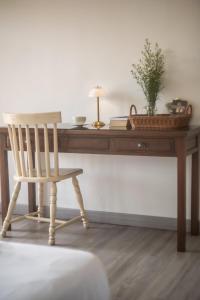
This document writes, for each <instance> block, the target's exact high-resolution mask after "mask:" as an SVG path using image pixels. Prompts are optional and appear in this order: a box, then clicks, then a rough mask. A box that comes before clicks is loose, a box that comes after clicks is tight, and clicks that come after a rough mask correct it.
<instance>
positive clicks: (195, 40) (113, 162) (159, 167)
mask: <svg viewBox="0 0 200 300" xmlns="http://www.w3.org/2000/svg"><path fill="white" fill-rule="evenodd" d="M199 30H200V1H199V0H171V1H170V0H101V1H97V0H65V1H64V0H57V1H56V0H54V1H53V0H35V1H33V0H32V1H31V0H0V111H1V112H3V111H12V112H17V111H18V112H28V111H30V112H36V111H51V110H61V111H62V115H63V121H71V117H72V116H73V115H80V114H81V115H86V116H87V118H88V121H92V120H94V119H95V117H96V116H95V112H96V107H95V104H96V103H95V101H92V100H91V99H89V98H88V96H87V95H88V91H89V89H90V88H91V87H93V86H94V85H96V84H100V85H102V86H103V87H104V88H105V89H106V90H107V97H106V98H105V99H104V100H103V101H102V119H103V120H104V121H108V120H109V118H110V117H111V116H115V115H119V114H121V115H122V114H127V113H128V110H129V106H130V104H132V103H134V104H136V106H137V107H138V108H139V109H140V110H142V108H143V106H144V105H145V99H144V95H143V94H142V92H141V90H140V88H139V87H138V86H137V84H136V83H135V81H134V80H133V78H132V77H131V74H130V69H131V64H132V63H135V62H137V61H138V59H139V57H140V51H141V49H142V48H143V44H144V39H145V38H146V37H148V38H149V39H150V40H151V41H152V42H158V43H159V45H160V46H161V47H162V49H163V50H164V51H165V54H166V76H165V77H166V78H165V89H164V90H163V92H162V94H161V95H160V100H159V103H158V108H159V110H160V111H163V110H164V107H165V103H166V102H168V101H170V100H171V99H173V98H175V97H182V98H184V99H187V100H189V101H190V102H191V103H192V104H193V107H194V118H193V123H195V124H199V123H200V122H199V115H200V103H199V101H200V99H199V94H200V93H199V86H200V72H199V70H200V35H199ZM0 123H1V124H2V119H0ZM61 161H62V164H63V166H66V167H67V166H75V167H76V166H78V167H82V168H83V169H84V170H85V175H84V176H82V177H81V184H82V189H83V193H84V198H85V203H86V208H87V209H93V210H105V211H114V212H128V213H137V214H146V215H157V216H169V217H175V216H176V159H175V158H151V157H149V158H148V157H126V156H103V155H79V154H68V155H62V157H61ZM188 167H190V160H189V161H188ZM187 175H188V177H189V175H190V172H189V171H188V174H187ZM11 183H12V181H11ZM189 188H190V183H189V184H188V190H187V194H188V197H187V198H188V199H187V200H188V213H189V195H190V190H189ZM59 192H60V200H59V201H60V206H67V205H68V206H69V207H76V205H75V204H74V202H73V194H72V190H71V186H70V185H69V184H67V185H66V184H64V183H63V184H60V188H59ZM21 201H23V202H25V201H26V194H25V193H23V194H22V200H21Z"/></svg>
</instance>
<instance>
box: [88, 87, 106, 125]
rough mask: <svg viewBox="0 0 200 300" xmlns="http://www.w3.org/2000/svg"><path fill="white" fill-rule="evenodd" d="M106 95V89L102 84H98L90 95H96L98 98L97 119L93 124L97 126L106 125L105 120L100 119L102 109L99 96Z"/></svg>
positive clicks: (92, 96) (91, 96)
mask: <svg viewBox="0 0 200 300" xmlns="http://www.w3.org/2000/svg"><path fill="white" fill-rule="evenodd" d="M104 95H105V91H104V90H103V88H102V87H100V86H96V87H95V88H93V89H91V90H90V92H89V95H88V96H89V97H90V98H94V97H95V98H96V99H97V121H95V122H94V123H93V126H94V127H96V128H101V127H103V126H104V125H105V124H104V123H103V122H101V121H100V111H99V97H102V96H104Z"/></svg>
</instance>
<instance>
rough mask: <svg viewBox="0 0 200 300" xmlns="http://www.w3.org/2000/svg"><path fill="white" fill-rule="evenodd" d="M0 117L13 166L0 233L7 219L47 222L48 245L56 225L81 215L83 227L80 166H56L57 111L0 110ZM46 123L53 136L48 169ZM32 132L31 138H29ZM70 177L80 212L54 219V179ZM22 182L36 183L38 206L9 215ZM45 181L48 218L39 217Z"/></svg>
mask: <svg viewBox="0 0 200 300" xmlns="http://www.w3.org/2000/svg"><path fill="white" fill-rule="evenodd" d="M3 118H4V122H5V123H6V124H8V132H9V138H10V144H11V150H12V154H13V158H14V162H15V167H16V175H15V176H14V179H15V181H16V184H15V188H14V191H13V194H12V198H11V201H10V204H9V207H8V212H7V216H6V218H5V220H4V223H3V228H2V231H1V236H2V237H5V236H6V231H7V229H8V227H9V225H10V224H11V223H13V222H16V221H20V220H22V219H30V220H37V221H43V222H50V226H49V245H54V244H55V231H56V230H57V229H59V228H62V227H64V226H66V225H69V224H71V223H74V222H76V221H78V220H80V219H82V222H83V226H84V227H85V228H87V224H88V222H87V217H86V214H85V210H84V205H83V198H82V195H81V191H80V188H79V183H78V179H77V176H78V175H80V174H82V173H83V170H82V169H60V168H59V160H58V136H57V123H60V122H61V113H60V112H50V113H37V114H3ZM48 124H51V125H53V128H52V129H51V130H52V139H53V143H52V144H53V153H54V154H53V156H54V159H53V160H54V166H53V168H52V169H51V168H50V153H49V151H50V149H49V136H48V128H47V125H48ZM30 127H33V128H30ZM32 134H33V138H32V139H31V135H32ZM31 140H32V144H31ZM43 141H44V142H43ZM41 150H42V151H43V152H44V158H45V159H44V165H45V167H44V168H42V159H41V152H42V151H41ZM25 152H26V153H27V165H26V163H25V162H26V158H25ZM33 155H35V163H36V167H34V164H33ZM70 178H71V179H72V184H73V186H74V190H75V193H76V197H77V201H78V204H79V207H80V216H78V217H74V218H72V219H70V220H67V221H63V220H58V219H56V201H57V186H56V183H57V182H59V181H62V180H65V179H70ZM22 182H27V183H28V182H32V183H37V184H38V203H39V204H38V210H37V212H33V213H29V214H26V215H24V216H20V217H16V218H14V219H11V217H12V213H13V210H14V208H15V205H16V201H17V198H18V195H19V192H20V188H21V183H22ZM45 183H50V218H44V217H43V208H44V201H43V190H44V184H45ZM56 224H58V225H56Z"/></svg>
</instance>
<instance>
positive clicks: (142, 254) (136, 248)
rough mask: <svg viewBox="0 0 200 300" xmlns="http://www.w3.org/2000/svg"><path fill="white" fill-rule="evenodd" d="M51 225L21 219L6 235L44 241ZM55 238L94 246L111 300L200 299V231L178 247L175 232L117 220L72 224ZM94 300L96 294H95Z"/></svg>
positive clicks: (23, 240) (62, 242)
mask: <svg viewBox="0 0 200 300" xmlns="http://www.w3.org/2000/svg"><path fill="white" fill-rule="evenodd" d="M47 240H48V225H47V224H46V223H35V222H32V221H22V222H18V223H15V224H14V225H13V230H12V232H9V233H8V237H7V238H6V241H8V242H10V241H13V242H20V243H32V244H38V245H39V244H42V245H46V244H47ZM56 244H57V245H58V246H60V247H70V248H74V249H82V250H87V251H91V252H92V253H94V254H96V255H97V256H98V257H99V258H100V260H101V261H102V263H103V264H104V266H105V269H106V271H107V274H108V279H109V282H110V286H111V291H112V299H113V300H179V299H180V300H199V299H200V237H199V236H198V237H192V236H190V235H188V236H187V252H186V253H177V252H176V232H174V231H164V230H154V229H148V228H138V227H129V226H119V225H106V224H97V223H92V224H90V228H89V229H88V230H84V229H83V228H82V226H81V224H73V225H71V226H69V227H66V228H63V229H61V230H60V231H58V232H57V235H56ZM94 300H95V299H94Z"/></svg>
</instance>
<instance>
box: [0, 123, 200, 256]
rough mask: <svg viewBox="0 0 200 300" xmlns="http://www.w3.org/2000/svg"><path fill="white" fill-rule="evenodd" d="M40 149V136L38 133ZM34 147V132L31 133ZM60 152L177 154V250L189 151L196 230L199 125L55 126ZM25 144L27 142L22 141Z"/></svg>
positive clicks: (5, 185)
mask: <svg viewBox="0 0 200 300" xmlns="http://www.w3.org/2000/svg"><path fill="white" fill-rule="evenodd" d="M40 139H41V140H40V143H41V145H40V146H41V150H42V147H43V142H42V140H43V136H42V135H41V133H40ZM31 143H32V148H33V149H34V147H35V145H34V132H32V133H31ZM58 144H59V152H63V153H91V154H111V155H138V156H163V157H177V186H178V189H177V190H178V195H177V250H178V251H185V241H186V157H187V155H190V154H191V155H192V173H191V174H192V178H191V180H192V189H191V234H193V235H198V233H199V152H200V151H199V148H200V127H190V128H188V129H182V130H150V129H148V130H111V129H100V130H97V129H86V130H75V129H65V128H60V129H58ZM24 146H25V147H26V145H24ZM49 147H50V151H52V150H53V132H52V129H49ZM9 150H10V142H9V138H8V131H7V128H5V127H2V128H0V176H1V199H2V217H3V219H4V218H5V215H6V212H7V208H8V203H9V197H10V196H9V173H8V157H7V151H9ZM34 210H36V205H35V187H34V185H33V184H29V211H30V212H31V211H34Z"/></svg>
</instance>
